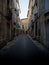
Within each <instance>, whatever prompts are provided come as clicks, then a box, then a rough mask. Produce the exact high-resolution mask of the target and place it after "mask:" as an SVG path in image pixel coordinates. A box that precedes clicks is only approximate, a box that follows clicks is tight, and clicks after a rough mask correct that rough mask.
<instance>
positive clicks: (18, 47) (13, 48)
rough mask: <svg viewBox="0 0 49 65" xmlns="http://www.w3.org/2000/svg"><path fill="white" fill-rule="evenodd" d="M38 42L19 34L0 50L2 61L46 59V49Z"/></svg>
mask: <svg viewBox="0 0 49 65" xmlns="http://www.w3.org/2000/svg"><path fill="white" fill-rule="evenodd" d="M37 44H38V43H35V42H34V40H33V41H32V40H31V39H30V38H29V36H28V35H24V34H23V35H19V36H18V38H15V39H14V40H13V41H11V42H9V43H8V44H7V45H6V46H5V47H3V48H2V49H1V50H0V58H1V59H2V61H3V60H4V61H5V60H6V61H7V60H8V61H16V60H17V61H16V62H20V61H23V62H25V61H26V62H28V61H29V62H30V61H32V60H34V59H37V58H38V59H44V58H45V59H48V58H49V56H48V50H47V49H46V48H45V47H44V46H42V45H40V44H39V45H40V46H41V47H42V48H41V47H38V46H37Z"/></svg>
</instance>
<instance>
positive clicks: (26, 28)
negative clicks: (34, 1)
mask: <svg viewBox="0 0 49 65" xmlns="http://www.w3.org/2000/svg"><path fill="white" fill-rule="evenodd" d="M28 23H29V22H28V18H24V19H21V26H22V25H24V30H28Z"/></svg>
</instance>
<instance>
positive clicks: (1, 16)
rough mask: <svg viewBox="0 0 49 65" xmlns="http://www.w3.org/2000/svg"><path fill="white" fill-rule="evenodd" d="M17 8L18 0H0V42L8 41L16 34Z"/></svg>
mask: <svg viewBox="0 0 49 65" xmlns="http://www.w3.org/2000/svg"><path fill="white" fill-rule="evenodd" d="M19 8H20V6H19V0H0V43H2V42H4V41H6V42H8V41H10V40H12V39H14V37H15V36H16V35H15V34H16V33H17V31H16V28H17V27H18V26H19V24H18V22H19ZM14 27H15V29H14Z"/></svg>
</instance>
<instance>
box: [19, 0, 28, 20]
mask: <svg viewBox="0 0 49 65" xmlns="http://www.w3.org/2000/svg"><path fill="white" fill-rule="evenodd" d="M19 1H20V11H21V13H20V19H22V18H26V17H27V11H28V4H29V0H19Z"/></svg>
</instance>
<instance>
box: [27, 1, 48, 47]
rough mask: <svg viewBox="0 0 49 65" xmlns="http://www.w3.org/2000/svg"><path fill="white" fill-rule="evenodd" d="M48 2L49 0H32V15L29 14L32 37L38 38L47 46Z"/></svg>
mask: <svg viewBox="0 0 49 65" xmlns="http://www.w3.org/2000/svg"><path fill="white" fill-rule="evenodd" d="M30 1H31V0H30ZM30 1H29V2H30ZM33 2H34V3H33ZM48 3H49V1H48V0H32V5H31V9H32V10H31V15H29V14H28V16H30V17H29V19H30V20H29V22H30V32H31V36H32V38H33V39H36V40H38V41H39V42H41V43H42V44H44V45H45V46H46V47H47V48H49V30H48V29H49V7H48V6H49V4H48ZM29 6H30V4H29ZM31 24H32V25H31Z"/></svg>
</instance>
